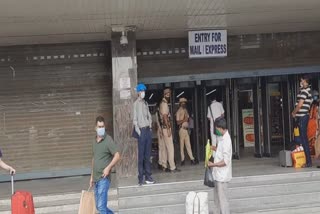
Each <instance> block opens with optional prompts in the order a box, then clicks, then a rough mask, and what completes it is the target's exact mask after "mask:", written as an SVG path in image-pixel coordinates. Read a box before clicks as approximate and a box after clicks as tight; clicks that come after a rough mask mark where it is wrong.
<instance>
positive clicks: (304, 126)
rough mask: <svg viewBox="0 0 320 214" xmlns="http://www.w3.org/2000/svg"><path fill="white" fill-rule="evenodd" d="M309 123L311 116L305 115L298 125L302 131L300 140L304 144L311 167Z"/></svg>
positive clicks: (299, 119)
mask: <svg viewBox="0 0 320 214" xmlns="http://www.w3.org/2000/svg"><path fill="white" fill-rule="evenodd" d="M308 122H309V115H305V116H303V117H300V118H298V125H299V131H300V138H299V139H300V143H301V144H302V146H303V149H304V153H305V154H306V159H307V166H311V165H312V161H311V154H310V147H309V141H308V135H307V129H308Z"/></svg>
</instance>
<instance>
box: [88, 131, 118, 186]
mask: <svg viewBox="0 0 320 214" xmlns="http://www.w3.org/2000/svg"><path fill="white" fill-rule="evenodd" d="M117 152H118V147H117V145H116V144H115V143H114V141H113V139H112V138H111V137H110V136H109V135H106V136H105V137H104V139H103V140H102V141H101V142H99V143H98V142H97V140H94V143H93V181H94V182H97V181H98V180H100V178H101V176H102V174H103V170H104V169H105V168H106V167H107V166H108V165H109V164H110V163H111V161H112V159H113V156H114V154H115V153H117Z"/></svg>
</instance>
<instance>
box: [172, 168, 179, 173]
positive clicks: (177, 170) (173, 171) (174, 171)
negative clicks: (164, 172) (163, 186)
mask: <svg viewBox="0 0 320 214" xmlns="http://www.w3.org/2000/svg"><path fill="white" fill-rule="evenodd" d="M170 172H171V173H176V172H181V170H180V169H177V168H175V169H174V170H170Z"/></svg>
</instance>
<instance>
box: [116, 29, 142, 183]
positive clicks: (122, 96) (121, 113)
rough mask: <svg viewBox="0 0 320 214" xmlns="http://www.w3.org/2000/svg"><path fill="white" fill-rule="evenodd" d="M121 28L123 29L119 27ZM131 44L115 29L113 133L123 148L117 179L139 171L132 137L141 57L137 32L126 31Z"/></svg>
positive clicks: (135, 145) (134, 142) (133, 174)
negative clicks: (137, 53)
mask: <svg viewBox="0 0 320 214" xmlns="http://www.w3.org/2000/svg"><path fill="white" fill-rule="evenodd" d="M117 31H119V30H117ZM126 35H127V39H128V44H126V45H123V44H122V45H121V44H120V38H121V36H122V34H121V32H115V30H113V32H112V34H111V47H112V79H113V92H112V94H113V133H114V141H115V143H117V144H118V146H119V148H120V151H121V156H122V158H121V161H120V163H119V164H118V165H117V169H116V170H117V173H116V174H117V178H118V179H119V178H124V177H129V176H136V175H137V173H138V161H137V159H138V154H137V152H138V149H137V146H138V144H137V142H136V139H134V138H132V137H131V134H132V128H133V125H132V124H133V123H132V119H133V114H132V106H133V102H134V101H135V99H136V97H137V96H136V92H135V86H136V85H137V57H136V37H135V32H133V31H129V32H127V33H126Z"/></svg>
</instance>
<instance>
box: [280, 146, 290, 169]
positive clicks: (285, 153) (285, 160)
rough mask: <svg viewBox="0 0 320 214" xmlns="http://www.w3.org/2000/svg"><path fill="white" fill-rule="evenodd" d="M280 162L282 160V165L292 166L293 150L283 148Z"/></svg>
mask: <svg viewBox="0 0 320 214" xmlns="http://www.w3.org/2000/svg"><path fill="white" fill-rule="evenodd" d="M279 162H280V166H283V167H288V166H292V158H291V151H289V150H281V151H280V152H279Z"/></svg>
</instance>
